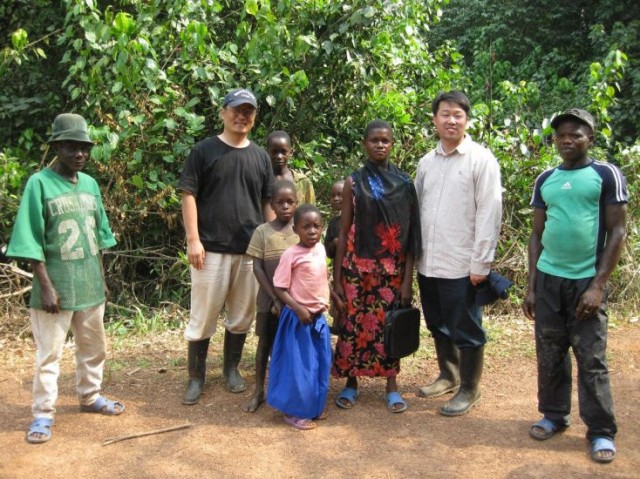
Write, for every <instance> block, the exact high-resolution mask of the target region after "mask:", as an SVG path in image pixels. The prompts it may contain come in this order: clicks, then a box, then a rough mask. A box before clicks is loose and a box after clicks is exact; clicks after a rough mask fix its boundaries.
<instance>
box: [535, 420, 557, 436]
mask: <svg viewBox="0 0 640 479" xmlns="http://www.w3.org/2000/svg"><path fill="white" fill-rule="evenodd" d="M531 427H539V428H541V429H544V432H546V433H547V434H549V433H552V432H557V431H559V430H560V427H559V426H558V425H557V424H556V423H555V422H553V421H552V420H551V419H547V418H546V417H543V418H542V419H540V420H539V421H538V422H536V423H534V424H533V425H532V426H531Z"/></svg>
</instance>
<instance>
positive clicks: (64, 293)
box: [7, 113, 124, 443]
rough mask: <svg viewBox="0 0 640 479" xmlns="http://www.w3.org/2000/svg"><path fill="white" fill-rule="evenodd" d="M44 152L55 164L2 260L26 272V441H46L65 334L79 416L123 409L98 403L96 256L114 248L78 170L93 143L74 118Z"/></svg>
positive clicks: (92, 191) (100, 351) (60, 122)
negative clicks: (29, 356)
mask: <svg viewBox="0 0 640 479" xmlns="http://www.w3.org/2000/svg"><path fill="white" fill-rule="evenodd" d="M49 144H50V145H51V147H52V148H53V150H54V151H55V153H56V157H57V161H56V162H55V163H54V164H53V166H51V167H50V168H45V169H43V170H42V171H39V172H37V173H35V174H34V175H32V176H31V178H29V181H28V182H27V186H26V187H25V190H24V193H23V196H22V201H21V203H20V208H19V209H18V215H17V218H16V222H15V225H14V229H13V235H12V237H11V242H10V244H9V249H8V251H7V255H8V256H10V257H13V258H22V259H26V260H29V261H30V263H31V267H32V269H33V273H34V277H33V289H32V291H31V303H30V306H31V327H32V330H33V338H34V340H35V343H36V346H37V353H36V354H37V357H36V368H35V375H34V379H33V405H32V411H33V416H34V417H35V420H34V421H33V423H32V424H31V427H30V428H29V431H28V433H27V437H26V440H27V442H31V443H42V442H46V441H48V440H49V439H51V427H52V426H53V423H54V414H55V412H56V410H55V403H56V400H57V398H58V377H59V375H60V358H61V357H62V350H63V347H64V342H65V338H66V335H67V332H68V331H69V328H71V330H72V331H73V336H74V338H75V343H76V390H77V393H78V397H79V398H80V408H81V410H82V411H84V412H96V413H100V414H106V415H118V414H120V413H122V412H124V404H122V403H119V402H114V401H111V400H109V399H105V398H104V397H102V396H101V395H100V388H101V383H102V373H103V369H104V362H105V358H106V339H105V333H104V326H103V323H102V318H103V316H104V304H105V301H106V294H105V292H106V291H107V288H106V285H105V282H104V270H103V267H102V258H101V256H100V250H102V249H105V248H110V247H111V246H114V245H115V244H116V240H115V238H114V237H113V233H112V232H111V229H110V228H109V222H108V220H107V215H106V213H105V211H104V207H103V205H102V198H101V196H100V189H99V188H98V184H97V183H96V181H95V180H94V179H93V178H91V177H90V176H89V175H86V174H84V173H82V172H81V171H80V170H82V169H83V168H84V166H85V164H86V162H87V160H88V159H89V156H90V155H91V147H92V146H93V142H92V141H91V140H90V139H89V136H88V134H87V123H86V121H85V119H84V118H83V117H81V116H80V115H76V114H72V113H63V114H61V115H58V116H57V117H56V119H55V120H54V122H53V133H52V135H51V138H50V139H49Z"/></svg>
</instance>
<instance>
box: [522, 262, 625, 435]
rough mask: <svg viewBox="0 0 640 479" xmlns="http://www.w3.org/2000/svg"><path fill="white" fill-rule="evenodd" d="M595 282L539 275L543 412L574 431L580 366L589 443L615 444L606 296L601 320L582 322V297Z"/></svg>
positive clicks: (540, 406) (538, 342) (540, 407)
mask: <svg viewBox="0 0 640 479" xmlns="http://www.w3.org/2000/svg"><path fill="white" fill-rule="evenodd" d="M591 280H592V278H585V279H577V280H572V279H566V278H561V277H558V276H553V275H550V274H546V273H543V272H541V271H538V273H537V277H536V285H535V295H536V304H535V313H536V321H535V331H536V354H537V358H538V410H539V411H540V412H541V413H542V414H544V416H545V417H546V418H547V419H550V420H552V421H554V422H556V423H558V424H560V425H564V426H568V425H569V413H570V412H571V359H570V357H569V348H571V349H572V350H573V354H574V355H575V357H576V364H577V365H578V404H579V407H580V417H581V418H582V421H583V422H584V423H585V424H586V425H587V428H588V429H587V439H589V440H592V439H593V438H594V437H598V436H604V437H609V438H611V439H613V438H614V437H615V435H616V432H617V430H618V429H617V426H616V422H615V418H614V414H613V398H612V397H611V387H610V385H609V370H608V369H607V358H606V351H607V312H606V306H607V304H606V294H605V297H604V299H603V301H602V304H601V305H600V308H599V310H598V313H597V314H594V315H592V316H590V317H587V318H584V319H582V320H581V321H578V320H577V319H576V315H575V312H576V307H577V305H578V301H579V300H580V296H581V295H582V293H584V291H585V290H586V289H587V288H588V287H589V284H590V283H591Z"/></svg>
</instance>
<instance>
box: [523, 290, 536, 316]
mask: <svg viewBox="0 0 640 479" xmlns="http://www.w3.org/2000/svg"><path fill="white" fill-rule="evenodd" d="M522 312H523V313H524V315H525V316H526V317H527V318H529V319H530V320H531V321H535V320H536V294H535V293H534V292H533V291H529V292H528V293H527V297H526V298H525V299H524V303H522Z"/></svg>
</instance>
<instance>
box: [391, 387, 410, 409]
mask: <svg viewBox="0 0 640 479" xmlns="http://www.w3.org/2000/svg"><path fill="white" fill-rule="evenodd" d="M397 404H400V407H394V406H396V405H397ZM408 407H409V406H407V403H406V402H405V400H404V399H402V396H401V395H400V393H399V392H398V391H392V392H390V393H387V409H388V410H389V412H392V413H394V414H397V413H400V412H404V411H406V410H407V408H408Z"/></svg>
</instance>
